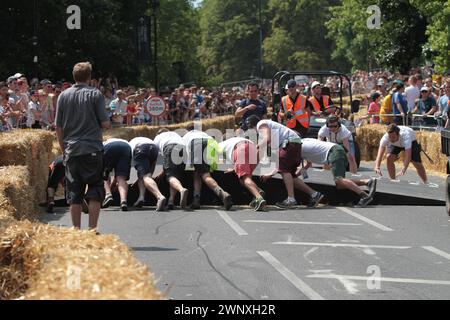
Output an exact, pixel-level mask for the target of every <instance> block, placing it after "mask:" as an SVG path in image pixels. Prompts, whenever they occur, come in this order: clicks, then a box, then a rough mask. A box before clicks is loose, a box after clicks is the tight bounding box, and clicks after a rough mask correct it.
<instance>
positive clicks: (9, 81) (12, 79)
mask: <svg viewBox="0 0 450 320" xmlns="http://www.w3.org/2000/svg"><path fill="white" fill-rule="evenodd" d="M13 81H17V78H16V77H14V76H12V77H9V78H8V80H6V83H8V84H10V83H11V82H13Z"/></svg>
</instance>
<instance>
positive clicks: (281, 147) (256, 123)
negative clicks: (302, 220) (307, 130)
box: [247, 116, 323, 209]
mask: <svg viewBox="0 0 450 320" xmlns="http://www.w3.org/2000/svg"><path fill="white" fill-rule="evenodd" d="M247 125H248V127H249V128H250V129H256V131H257V132H258V134H259V137H260V139H259V143H258V150H259V152H261V150H264V149H265V148H267V147H268V146H273V149H276V150H278V156H279V164H278V167H277V168H275V169H274V170H273V171H272V172H271V173H269V174H266V175H264V176H262V177H261V180H262V181H263V182H266V181H268V180H269V179H270V178H271V177H272V176H274V175H275V174H277V173H280V174H281V176H282V177H283V182H284V185H285V187H286V191H287V194H288V197H287V199H286V200H284V201H283V202H278V203H277V204H276V206H277V207H279V208H282V209H291V208H292V207H295V206H296V205H297V200H296V199H295V193H294V190H295V189H298V190H300V191H302V192H304V193H306V194H308V195H309V196H310V201H309V203H308V207H311V208H314V207H316V206H317V205H318V204H319V203H320V201H321V200H322V199H323V195H322V194H321V193H320V192H317V191H315V190H313V189H311V188H310V187H309V186H308V185H307V184H306V183H305V182H304V181H303V180H301V179H300V178H299V176H300V175H301V174H302V172H298V168H299V167H300V165H301V163H302V160H301V158H302V138H301V137H300V136H299V134H298V133H297V132H296V131H294V130H292V129H289V128H288V127H286V126H283V125H282V124H279V123H278V122H274V121H271V120H260V119H259V118H258V117H257V116H251V117H249V118H248V121H247ZM273 151H275V150H273Z"/></svg>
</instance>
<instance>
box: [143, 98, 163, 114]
mask: <svg viewBox="0 0 450 320" xmlns="http://www.w3.org/2000/svg"><path fill="white" fill-rule="evenodd" d="M147 109H148V112H149V113H150V114H151V115H152V116H154V117H159V116H161V115H162V114H163V113H164V111H165V110H166V104H165V103H164V100H163V99H161V98H160V97H154V98H151V99H149V100H148V101H147Z"/></svg>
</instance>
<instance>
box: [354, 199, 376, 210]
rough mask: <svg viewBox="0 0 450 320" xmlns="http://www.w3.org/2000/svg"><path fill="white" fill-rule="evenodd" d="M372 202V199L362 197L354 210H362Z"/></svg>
mask: <svg viewBox="0 0 450 320" xmlns="http://www.w3.org/2000/svg"><path fill="white" fill-rule="evenodd" d="M372 201H373V197H370V196H363V197H362V198H361V200H359V202H358V204H357V205H356V206H355V207H356V208H364V207H366V206H367V205H368V204H369V203H371V202H372Z"/></svg>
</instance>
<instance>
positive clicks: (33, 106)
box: [27, 101, 41, 128]
mask: <svg viewBox="0 0 450 320" xmlns="http://www.w3.org/2000/svg"><path fill="white" fill-rule="evenodd" d="M33 110H35V111H40V110H41V108H40V107H39V105H38V104H37V103H34V102H33V101H30V102H29V103H28V113H27V127H28V128H31V126H32V125H33V124H34V123H35V122H36V119H35V118H34V114H33Z"/></svg>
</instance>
